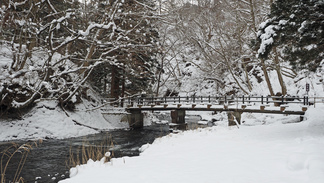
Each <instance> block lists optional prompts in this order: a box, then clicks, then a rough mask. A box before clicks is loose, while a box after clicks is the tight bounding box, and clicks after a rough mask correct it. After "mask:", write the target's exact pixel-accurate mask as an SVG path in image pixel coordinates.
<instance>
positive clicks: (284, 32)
mask: <svg viewBox="0 0 324 183" xmlns="http://www.w3.org/2000/svg"><path fill="white" fill-rule="evenodd" d="M258 39H259V43H260V45H259V50H258V54H259V56H260V57H263V58H267V57H268V56H269V54H271V53H272V48H273V47H277V48H281V50H282V52H281V54H282V57H283V58H284V59H285V60H288V61H290V64H291V65H292V66H293V67H294V68H298V69H300V68H308V69H309V70H311V71H314V70H316V68H317V67H318V65H319V64H320V63H321V62H322V61H323V59H324V1H323V0H290V1H286V0H278V1H275V2H274V3H273V5H272V7H271V13H270V15H269V19H268V20H267V21H265V22H264V23H262V24H261V26H260V30H259V33H258Z"/></svg>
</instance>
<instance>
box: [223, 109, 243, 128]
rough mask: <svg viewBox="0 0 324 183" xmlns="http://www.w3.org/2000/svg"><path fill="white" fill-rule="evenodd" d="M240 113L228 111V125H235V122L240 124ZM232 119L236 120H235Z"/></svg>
mask: <svg viewBox="0 0 324 183" xmlns="http://www.w3.org/2000/svg"><path fill="white" fill-rule="evenodd" d="M241 115H242V112H237V111H228V112H227V117H228V126H235V125H236V124H241ZM234 120H236V122H235V121H234Z"/></svg>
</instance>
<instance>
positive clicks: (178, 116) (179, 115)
mask: <svg viewBox="0 0 324 183" xmlns="http://www.w3.org/2000/svg"><path fill="white" fill-rule="evenodd" d="M185 116H186V110H183V109H177V110H172V111H171V119H172V123H177V124H183V123H185V122H186V121H185Z"/></svg>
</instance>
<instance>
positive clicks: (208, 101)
mask: <svg viewBox="0 0 324 183" xmlns="http://www.w3.org/2000/svg"><path fill="white" fill-rule="evenodd" d="M309 99H310V98H309V97H308V96H304V97H290V96H265V97H264V96H207V97H206V96H199V97H197V96H191V97H189V96H187V97H181V96H176V97H154V96H152V97H133V98H127V99H124V102H126V104H124V107H126V110H127V111H128V112H129V117H128V121H129V123H130V126H132V127H141V126H142V125H143V114H142V111H171V118H172V121H173V122H174V123H185V115H186V111H213V112H227V113H228V121H229V125H236V124H240V120H241V114H242V113H243V112H249V113H268V114H284V115H300V116H301V119H302V118H303V115H304V114H305V111H306V110H307V106H308V105H310V101H309ZM314 101H315V99H314ZM296 104H297V105H296ZM272 106H273V107H272ZM275 106H280V108H278V107H275Z"/></svg>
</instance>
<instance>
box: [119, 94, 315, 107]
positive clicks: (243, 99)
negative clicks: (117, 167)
mask: <svg viewBox="0 0 324 183" xmlns="http://www.w3.org/2000/svg"><path fill="white" fill-rule="evenodd" d="M124 102H125V103H126V105H131V106H133V105H134V104H137V105H162V104H211V105H229V104H233V103H242V104H247V105H248V104H251V105H252V104H256V103H258V104H261V105H262V104H264V105H265V104H271V103H273V104H274V105H275V106H280V105H282V104H289V103H296V104H303V105H309V104H310V102H309V97H308V96H303V97H298V96H297V97H291V96H244V95H243V96H186V97H182V96H175V97H154V96H152V97H133V98H127V99H125V100H124ZM126 105H124V106H126Z"/></svg>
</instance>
